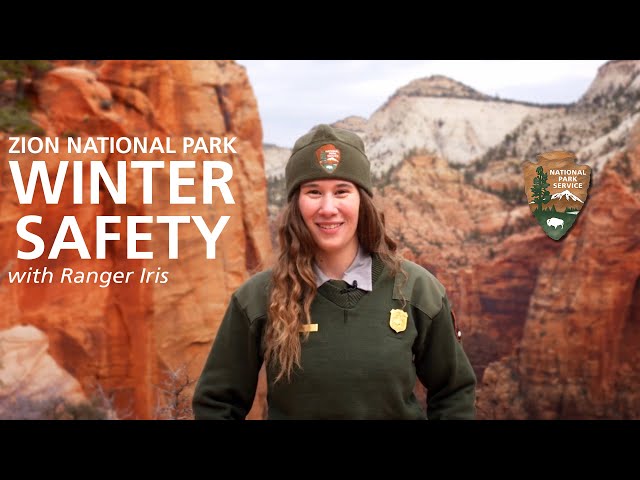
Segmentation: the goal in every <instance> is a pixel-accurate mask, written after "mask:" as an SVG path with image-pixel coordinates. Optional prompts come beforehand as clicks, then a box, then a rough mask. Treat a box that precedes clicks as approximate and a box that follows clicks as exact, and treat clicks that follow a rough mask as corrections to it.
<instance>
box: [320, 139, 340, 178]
mask: <svg viewBox="0 0 640 480" xmlns="http://www.w3.org/2000/svg"><path fill="white" fill-rule="evenodd" d="M316 159H317V160H318V164H319V165H320V166H321V167H322V168H324V169H325V170H326V171H327V172H329V173H333V172H334V171H335V170H336V168H338V165H340V149H339V148H338V147H336V146H335V145H333V144H331V143H327V144H326V145H322V146H321V147H320V148H318V149H317V150H316Z"/></svg>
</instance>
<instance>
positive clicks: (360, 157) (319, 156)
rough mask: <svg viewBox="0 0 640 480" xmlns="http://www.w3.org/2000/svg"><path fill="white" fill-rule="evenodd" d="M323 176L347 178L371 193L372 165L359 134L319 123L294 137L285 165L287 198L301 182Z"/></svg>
mask: <svg viewBox="0 0 640 480" xmlns="http://www.w3.org/2000/svg"><path fill="white" fill-rule="evenodd" d="M325 178H328V179H336V178H341V179H344V180H348V181H350V182H353V183H355V184H356V185H358V186H360V187H362V188H364V189H365V190H366V191H367V193H368V194H369V195H371V196H373V191H372V187H371V166H370V163H369V159H368V158H367V156H366V155H365V153H364V142H363V141H362V139H361V138H360V137H359V136H358V135H356V134H355V133H352V132H350V131H348V130H344V129H342V128H334V127H331V126H329V125H325V124H322V125H318V126H317V127H315V128H313V129H312V130H311V131H310V132H308V133H306V134H304V135H303V136H302V137H300V138H299V139H298V140H296V143H295V145H294V146H293V150H292V151H291V157H289V161H288V162H287V166H286V168H285V181H286V186H287V199H290V198H291V196H292V195H293V193H294V192H295V191H296V189H297V188H298V187H299V186H300V184H302V183H304V182H308V181H310V180H320V179H325Z"/></svg>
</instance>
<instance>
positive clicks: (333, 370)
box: [193, 125, 476, 419]
mask: <svg viewBox="0 0 640 480" xmlns="http://www.w3.org/2000/svg"><path fill="white" fill-rule="evenodd" d="M285 180H286V188H287V195H288V200H289V201H288V204H287V206H286V208H285V210H284V212H283V216H282V221H281V225H280V227H279V231H278V236H279V242H280V248H281V252H280V255H279V258H278V260H277V263H276V265H275V266H274V268H273V269H272V270H268V271H265V272H261V273H258V274H257V275H255V276H253V277H252V278H250V279H249V280H248V281H247V282H245V283H244V284H243V285H242V286H241V287H240V288H239V289H238V290H237V291H236V292H234V294H233V295H232V297H231V301H230V303H229V306H228V309H227V312H226V314H225V316H224V318H223V321H222V324H221V326H220V329H219V331H218V334H217V336H216V339H215V342H214V344H213V347H212V349H211V352H210V354H209V357H208V359H207V361H206V364H205V366H204V370H203V372H202V375H201V376H200V379H199V381H198V384H197V386H196V390H195V394H194V398H193V410H194V414H195V418H196V419H244V418H245V417H246V415H247V413H248V412H249V409H250V408H251V405H252V403H253V399H254V395H255V391H256V385H257V380H258V372H259V370H260V367H261V365H262V363H263V361H264V362H266V367H267V368H266V370H267V383H268V394H267V402H268V418H269V419H425V418H429V419H448V418H451V419H454V418H456V419H472V418H474V416H475V407H474V404H475V385H476V378H475V375H474V373H473V370H472V368H471V365H470V364H469V360H468V359H467V356H466V355H465V353H464V351H463V349H462V346H461V344H460V342H459V341H458V339H457V335H456V332H455V331H454V330H455V329H454V325H453V320H452V314H451V310H450V307H449V302H448V300H447V296H446V294H445V289H444V287H443V286H442V285H441V284H440V282H439V281H438V280H437V279H436V278H435V277H434V276H433V275H432V274H431V273H429V272H428V271H427V270H425V269H424V268H422V267H420V266H419V265H416V264H415V263H412V262H409V261H406V260H403V259H402V258H401V257H400V256H399V255H398V254H397V253H396V244H395V242H394V241H393V240H392V239H391V238H389V237H388V236H387V234H386V233H385V229H384V222H383V219H382V216H381V214H380V213H379V212H378V211H377V209H376V207H375V206H374V204H373V203H372V199H371V196H372V186H371V175H370V164H369V160H368V159H367V157H366V155H365V152H364V143H363V142H362V140H361V139H360V137H358V136H357V135H355V134H354V133H351V132H349V131H346V130H342V129H337V128H332V127H330V126H328V125H320V126H318V127H317V128H315V129H313V130H312V131H310V132H309V133H307V134H305V135H303V136H302V137H301V138H299V139H298V140H297V141H296V143H295V145H294V147H293V151H292V155H291V157H290V158H289V161H288V163H287V166H286V170H285ZM416 378H418V379H420V381H421V382H422V383H423V384H424V385H425V387H426V388H427V391H428V394H427V405H426V414H425V409H424V408H423V407H421V406H420V404H419V402H418V401H417V399H416V397H415V395H414V393H413V389H414V386H415V384H416Z"/></svg>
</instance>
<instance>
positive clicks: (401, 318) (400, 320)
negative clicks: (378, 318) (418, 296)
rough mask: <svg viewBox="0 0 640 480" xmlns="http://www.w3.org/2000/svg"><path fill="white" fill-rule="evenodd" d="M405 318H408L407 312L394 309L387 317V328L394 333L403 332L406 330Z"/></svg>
mask: <svg viewBox="0 0 640 480" xmlns="http://www.w3.org/2000/svg"><path fill="white" fill-rule="evenodd" d="M407 318H409V314H408V313H407V312H405V311H404V310H398V309H397V308H394V309H393V310H391V315H390V316H389V326H390V327H391V329H392V330H393V331H394V332H396V333H400V332H404V331H405V330H406V329H407Z"/></svg>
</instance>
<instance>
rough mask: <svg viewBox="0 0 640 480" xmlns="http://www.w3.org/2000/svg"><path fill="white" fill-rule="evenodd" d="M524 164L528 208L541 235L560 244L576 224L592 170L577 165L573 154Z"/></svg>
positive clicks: (559, 153)
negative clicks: (541, 232)
mask: <svg viewBox="0 0 640 480" xmlns="http://www.w3.org/2000/svg"><path fill="white" fill-rule="evenodd" d="M537 158H538V162H537V163H533V162H528V161H525V162H524V163H523V164H522V170H523V172H524V189H525V193H526V194H527V200H528V202H529V208H530V209H531V213H533V216H534V217H535V218H536V220H537V221H538V223H539V224H540V226H541V227H542V229H543V230H544V233H546V234H547V235H548V236H549V237H550V238H552V239H553V240H560V239H561V238H562V237H563V236H564V235H566V233H567V232H568V231H569V229H570V228H571V227H572V226H573V224H574V223H575V221H576V219H577V217H578V214H579V213H580V211H581V210H582V207H583V206H584V202H585V201H586V200H587V195H588V190H589V185H590V183H591V167H589V166H588V165H578V164H576V156H575V154H574V153H573V152H568V151H562V150H561V151H552V152H545V153H541V154H540V155H538V156H537Z"/></svg>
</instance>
